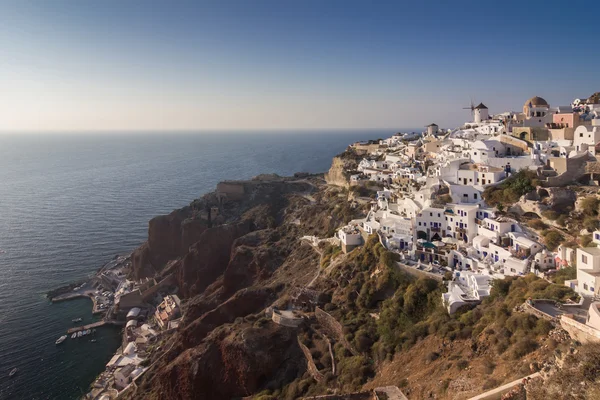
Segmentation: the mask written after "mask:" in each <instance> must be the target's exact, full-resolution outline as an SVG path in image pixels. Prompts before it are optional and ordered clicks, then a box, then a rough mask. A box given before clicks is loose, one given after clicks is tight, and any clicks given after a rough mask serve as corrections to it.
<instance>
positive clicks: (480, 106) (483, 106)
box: [475, 103, 487, 110]
mask: <svg viewBox="0 0 600 400" xmlns="http://www.w3.org/2000/svg"><path fill="white" fill-rule="evenodd" d="M475 109H476V110H481V109H486V110H487V107H486V106H485V104H483V103H479V105H477V107H475Z"/></svg>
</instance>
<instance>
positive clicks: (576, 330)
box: [560, 314, 600, 343]
mask: <svg viewBox="0 0 600 400" xmlns="http://www.w3.org/2000/svg"><path fill="white" fill-rule="evenodd" d="M560 325H561V326H562V328H563V329H564V330H565V331H567V332H569V336H571V338H572V339H574V340H578V341H580V342H581V343H600V331H598V330H597V329H594V328H592V327H591V326H587V325H585V324H582V323H581V322H578V321H575V320H574V319H573V318H571V317H570V316H569V315H568V314H566V315H562V316H561V317H560Z"/></svg>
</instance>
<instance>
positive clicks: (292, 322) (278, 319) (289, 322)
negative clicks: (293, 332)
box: [271, 309, 304, 328]
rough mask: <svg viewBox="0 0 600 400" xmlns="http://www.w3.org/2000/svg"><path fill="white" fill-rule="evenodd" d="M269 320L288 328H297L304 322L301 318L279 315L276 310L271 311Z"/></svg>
mask: <svg viewBox="0 0 600 400" xmlns="http://www.w3.org/2000/svg"><path fill="white" fill-rule="evenodd" d="M271 319H272V320H273V322H275V323H276V324H278V325H282V326H287V327H288V328H297V327H299V326H300V325H301V324H302V322H303V321H304V319H303V318H302V317H289V316H286V315H283V314H281V312H280V311H279V310H276V309H273V311H272V316H271Z"/></svg>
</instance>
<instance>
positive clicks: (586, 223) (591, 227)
mask: <svg viewBox="0 0 600 400" xmlns="http://www.w3.org/2000/svg"><path fill="white" fill-rule="evenodd" d="M583 227H584V228H585V229H587V231H588V232H593V231H595V230H596V229H598V218H597V217H585V219H584V220H583Z"/></svg>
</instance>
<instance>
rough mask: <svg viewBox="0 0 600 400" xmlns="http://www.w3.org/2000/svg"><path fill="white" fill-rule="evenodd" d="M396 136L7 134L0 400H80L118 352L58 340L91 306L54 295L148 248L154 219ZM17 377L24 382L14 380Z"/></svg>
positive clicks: (111, 335)
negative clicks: (242, 184) (230, 188)
mask: <svg viewBox="0 0 600 400" xmlns="http://www.w3.org/2000/svg"><path fill="white" fill-rule="evenodd" d="M393 133H394V131H386V130H352V131H332V130H329V131H279V132H274V131H269V132H251V131H245V132H243V131H235V132H234V131H230V132H224V131H221V132H160V133H159V132H147V133H144V132H126V133H125V132H124V133H118V132H103V133H90V132H82V133H3V134H0V399H11V400H12V399H28V400H29V399H77V398H80V397H81V396H82V395H83V394H85V393H86V392H87V391H88V389H89V386H90V384H91V383H92V382H93V381H94V379H95V377H96V376H97V375H98V374H99V373H101V372H102V371H103V370H104V367H105V364H106V363H107V362H108V361H109V360H110V358H111V357H112V355H113V353H114V352H115V350H116V349H117V348H118V346H119V345H120V335H119V330H118V329H117V328H111V327H105V328H99V329H98V332H97V334H96V339H97V341H96V342H90V341H89V339H85V338H80V339H71V338H70V337H69V338H68V339H67V341H65V342H64V343H63V344H61V345H55V343H54V342H55V340H56V339H57V338H58V337H59V336H61V335H63V334H64V333H65V331H66V330H67V329H68V328H70V327H72V326H73V323H72V319H74V318H79V317H81V318H83V323H89V322H91V321H93V317H92V315H91V307H92V305H91V301H90V300H88V299H79V300H73V301H67V302H62V303H56V304H52V303H50V302H49V301H48V300H47V298H46V297H45V294H46V292H47V291H49V290H51V289H55V288H57V287H60V286H62V285H65V284H69V283H71V282H74V281H78V280H81V279H84V278H86V277H88V276H90V275H91V274H93V273H94V272H95V271H96V270H98V269H99V268H100V267H101V266H102V265H103V264H105V263H106V262H108V261H109V260H111V259H112V258H113V257H114V256H115V255H122V254H128V253H129V252H131V251H132V250H133V249H135V248H136V247H137V246H139V245H140V244H141V243H143V241H144V240H145V239H146V235H147V228H148V220H150V219H151V218H152V217H154V216H156V215H160V214H165V213H169V212H170V211H171V210H173V209H175V208H179V207H182V206H185V205H187V204H189V203H190V202H191V201H192V200H193V199H195V198H198V197H200V196H201V195H202V194H204V193H206V192H209V191H212V190H214V188H215V186H216V184H217V183H218V182H219V181H222V180H225V179H248V178H251V177H253V176H256V175H258V174H261V173H277V174H280V175H292V174H294V173H295V172H311V173H318V172H325V171H326V170H327V169H328V168H329V166H330V164H331V158H332V157H333V156H334V155H336V154H338V153H340V152H342V151H343V150H344V149H345V148H346V147H347V145H348V144H350V143H352V142H355V141H358V140H365V139H376V138H381V137H389V136H391V135H392V134H393ZM13 368H18V372H17V374H16V375H14V376H13V377H12V378H9V376H8V374H9V372H10V371H11V370H12V369H13Z"/></svg>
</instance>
